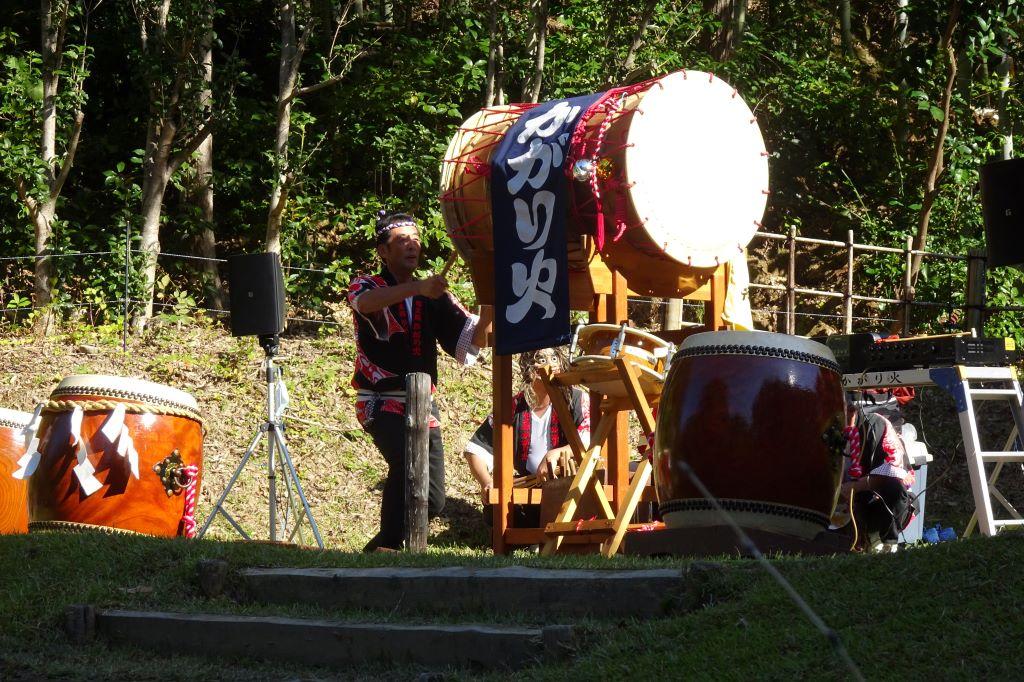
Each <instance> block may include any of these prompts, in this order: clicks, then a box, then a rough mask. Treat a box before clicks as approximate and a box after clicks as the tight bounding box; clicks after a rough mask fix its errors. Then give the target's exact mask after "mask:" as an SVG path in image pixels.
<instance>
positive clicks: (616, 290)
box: [605, 272, 629, 510]
mask: <svg viewBox="0 0 1024 682" xmlns="http://www.w3.org/2000/svg"><path fill="white" fill-rule="evenodd" d="M627 291H628V290H627V288H626V278H625V277H623V276H622V275H621V274H620V273H618V272H616V273H615V276H614V279H613V280H612V295H611V296H609V297H608V317H609V318H611V321H612V322H613V323H615V324H622V323H623V322H625V321H626V320H627V319H628V317H629V313H628V312H627V306H626V296H627ZM605 418H606V419H614V420H615V426H614V427H613V428H612V432H611V435H610V436H609V437H608V450H607V453H608V460H607V461H608V480H607V481H606V483H609V484H610V485H611V486H612V490H613V491H615V499H614V502H613V505H612V506H613V508H614V509H616V510H618V509H619V505H620V504H622V497H623V495H624V494H625V492H626V488H628V487H629V412H626V411H619V412H616V413H615V414H614V415H607V416H606V417H605Z"/></svg>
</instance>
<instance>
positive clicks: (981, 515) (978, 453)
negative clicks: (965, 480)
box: [942, 366, 1024, 536]
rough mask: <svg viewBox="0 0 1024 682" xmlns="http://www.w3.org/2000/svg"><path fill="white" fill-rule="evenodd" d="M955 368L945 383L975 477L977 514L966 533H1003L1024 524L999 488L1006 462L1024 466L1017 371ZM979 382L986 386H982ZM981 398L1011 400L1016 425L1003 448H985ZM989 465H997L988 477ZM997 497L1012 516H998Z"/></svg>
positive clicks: (1023, 402) (1023, 405) (1023, 410)
mask: <svg viewBox="0 0 1024 682" xmlns="http://www.w3.org/2000/svg"><path fill="white" fill-rule="evenodd" d="M955 369H956V371H957V375H958V376H957V377H956V378H955V379H953V377H950V381H949V383H946V382H943V384H944V385H943V386H942V387H943V388H944V389H946V390H947V391H948V392H949V394H950V395H952V396H953V399H954V401H956V409H957V415H958V417H959V418H960V431H961V433H962V434H963V439H964V452H965V454H966V456H967V469H968V472H969V473H970V477H971V490H972V492H973V493H974V514H973V515H972V516H971V520H970V521H969V522H968V524H967V529H966V530H965V531H964V536H967V535H970V534H971V533H972V532H973V531H974V529H975V527H978V528H979V529H980V531H981V533H982V535H988V536H992V535H995V534H996V533H997V532H999V529H1000V528H1006V527H1008V526H1024V517H1022V516H1021V514H1020V512H1018V511H1017V510H1016V509H1015V508H1014V506H1013V505H1012V504H1011V503H1010V502H1009V500H1007V499H1006V497H1004V496H1003V494H1002V493H1001V492H999V489H998V488H997V487H996V483H997V482H998V480H999V475H1000V474H1001V473H1002V472H1003V467H1004V466H1005V465H1006V464H1010V463H1016V464H1021V465H1024V450H1020V449H1016V450H1015V449H1012V448H1013V447H1014V446H1015V444H1016V443H1017V440H1018V434H1021V433H1024V397H1022V396H1021V390H1020V382H1019V381H1018V380H1017V374H1016V372H1015V371H1014V369H1013V368H1012V367H964V366H958V367H956V368H955ZM979 384H983V385H984V386H985V387H984V388H980V387H979ZM993 385H995V387H993ZM979 400H998V401H1004V402H1006V403H1008V406H1009V408H1010V412H1011V414H1012V415H1013V421H1014V427H1013V429H1012V430H1011V432H1010V436H1009V437H1008V438H1007V439H1006V443H1005V444H1004V445H1003V449H1002V450H994V451H991V450H984V449H982V446H981V442H980V440H979V438H978V422H977V416H976V414H975V411H974V403H975V401H979ZM986 464H994V465H995V466H994V467H993V468H992V472H991V473H990V474H989V475H988V476H987V477H986V474H985V465H986ZM993 498H994V499H995V500H996V501H997V502H999V504H1000V506H1001V507H1002V508H1003V510H1005V511H1006V512H1007V513H1008V514H1009V515H1010V516H1009V517H1007V518H996V517H995V515H994V512H993V508H992V499H993Z"/></svg>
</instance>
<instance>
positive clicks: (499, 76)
mask: <svg viewBox="0 0 1024 682" xmlns="http://www.w3.org/2000/svg"><path fill="white" fill-rule="evenodd" d="M494 81H495V82H494V89H495V96H494V99H495V104H497V105H498V106H499V107H503V106H505V46H504V45H502V44H501V43H500V42H499V43H498V71H497V73H496V74H495V78H494Z"/></svg>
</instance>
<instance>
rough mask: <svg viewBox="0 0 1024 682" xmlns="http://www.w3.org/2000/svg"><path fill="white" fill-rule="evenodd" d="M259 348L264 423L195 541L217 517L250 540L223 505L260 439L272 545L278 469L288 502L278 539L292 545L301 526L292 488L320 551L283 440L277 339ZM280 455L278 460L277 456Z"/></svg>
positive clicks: (267, 338) (316, 530)
mask: <svg viewBox="0 0 1024 682" xmlns="http://www.w3.org/2000/svg"><path fill="white" fill-rule="evenodd" d="M260 345H261V346H262V347H263V350H264V352H265V354H266V357H265V359H264V361H263V369H264V376H265V377H266V380H267V419H266V421H264V422H263V423H262V424H260V425H259V427H257V429H256V433H255V434H253V437H252V440H250V441H249V447H248V448H246V450H245V454H244V455H243V456H242V461H241V462H239V463H238V466H237V467H236V468H235V471H234V473H233V474H231V479H230V480H229V481H228V484H227V486H226V487H225V488H224V492H222V493H221V495H220V498H219V499H218V500H217V504H215V505H214V506H213V509H212V510H211V511H210V515H209V516H207V517H206V523H204V524H203V528H202V530H200V531H199V534H198V536H197V538H202V537H203V536H204V535H206V531H207V529H208V528H209V527H210V524H211V523H213V520H214V519H215V518H216V517H217V514H221V515H222V516H223V517H224V518H225V519H227V521H228V523H230V524H231V526H232V527H233V528H234V529H235V530H236V531H237V532H238V534H239V535H241V536H242V537H243V538H245V539H246V540H251V539H252V538H251V537H250V536H249V534H248V533H246V532H245V529H243V528H242V527H241V526H240V525H239V524H238V522H237V521H236V520H235V519H234V517H232V516H231V514H229V513H228V511H227V510H226V509H224V501H225V500H226V499H227V497H228V494H229V493H230V492H231V489H232V488H233V487H234V485H235V482H236V481H237V480H238V477H239V475H240V474H241V473H242V470H243V469H244V468H245V465H246V463H247V462H248V461H249V459H250V458H251V457H252V456H253V455H254V454H255V453H256V451H257V450H258V449H259V447H260V441H261V440H263V437H264V436H266V438H267V483H268V488H269V509H268V513H269V522H268V523H269V536H270V541H271V542H277V540H278V521H277V469H278V466H280V468H281V473H282V474H283V478H284V488H285V497H286V499H287V503H286V504H287V509H286V511H285V517H284V520H283V522H282V524H281V535H282V536H285V535H287V537H286V538H285V541H286V542H291V541H292V540H293V539H294V538H295V535H296V534H297V533H298V532H299V530H300V528H301V524H302V516H300V514H299V511H298V509H296V507H295V500H294V499H293V497H292V488H293V486H294V490H295V493H296V494H297V495H298V497H299V500H300V501H301V502H302V510H303V515H304V516H305V517H306V519H308V520H309V526H310V528H311V529H312V531H313V537H314V538H316V544H317V545H318V546H319V547H320V549H323V547H324V541H323V538H321V537H320V528H319V527H318V526H317V523H316V519H315V518H313V512H312V511H311V510H310V508H309V501H308V500H307V499H306V494H305V492H304V491H303V490H302V483H301V482H299V475H298V473H296V471H295V465H294V464H293V463H292V456H291V452H289V450H288V443H287V442H286V441H285V437H284V431H285V428H284V419H283V417H284V410H285V408H286V407H287V402H286V399H281V396H279V394H278V382H279V380H280V369H278V367H277V365H276V364H275V363H274V356H275V355H276V354H277V348H278V338H277V336H276V335H274V336H273V337H271V336H261V337H260ZM278 454H280V458H278V457H277V455H278ZM292 514H294V516H295V520H294V525H293V526H292V529H291V532H290V533H289V532H288V522H289V518H290V517H291V516H292Z"/></svg>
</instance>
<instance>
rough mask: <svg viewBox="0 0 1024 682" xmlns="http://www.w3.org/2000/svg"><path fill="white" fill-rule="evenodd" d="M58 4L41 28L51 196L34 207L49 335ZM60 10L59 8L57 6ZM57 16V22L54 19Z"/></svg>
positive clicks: (35, 297) (45, 12)
mask: <svg viewBox="0 0 1024 682" xmlns="http://www.w3.org/2000/svg"><path fill="white" fill-rule="evenodd" d="M54 9H55V8H54V7H53V6H52V5H51V3H50V0H40V3H39V12H40V29H41V34H42V36H41V37H42V52H43V54H42V58H43V64H42V80H43V111H42V120H41V122H40V123H41V125H40V127H41V132H42V136H41V139H40V145H39V155H40V156H41V157H42V159H43V162H44V163H45V164H46V179H47V189H48V190H50V192H49V194H50V196H49V197H48V198H47V199H46V200H45V201H43V202H42V204H40V205H38V206H37V207H36V210H34V211H32V210H30V211H29V213H30V214H31V215H32V219H33V223H34V226H35V237H36V261H35V268H34V277H33V280H34V281H33V287H32V305H33V306H34V307H36V308H38V309H40V310H39V315H38V316H37V317H36V320H35V323H34V327H35V330H36V332H37V333H41V334H47V333H49V332H50V331H51V330H52V328H53V323H54V315H53V310H52V309H51V308H50V307H49V306H50V303H51V302H52V300H53V298H52V294H51V287H52V286H53V262H52V261H51V260H50V240H51V239H52V238H53V219H54V216H55V214H56V212H57V201H56V197H55V196H53V190H54V188H55V186H56V179H57V87H58V85H59V82H60V77H59V69H60V61H61V55H62V53H63V51H64V46H63V45H62V44H61V42H62V41H61V36H62V35H63V34H64V30H63V25H62V24H63V23H65V22H66V21H67V15H66V13H65V14H64V16H63V17H60V16H58V17H54ZM56 9H58V11H59V8H56ZM55 18H56V19H57V21H56V22H54V19H55ZM62 19H63V21H62Z"/></svg>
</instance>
